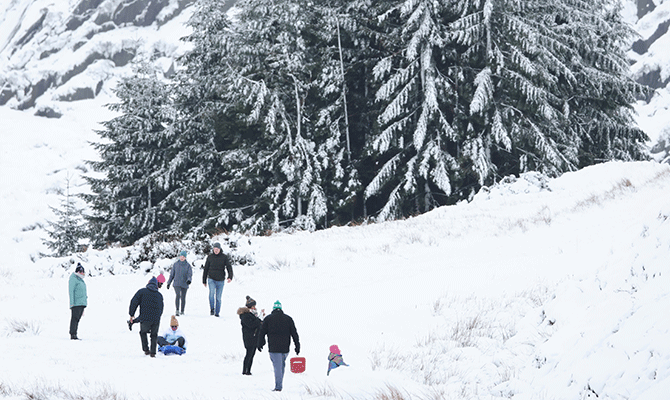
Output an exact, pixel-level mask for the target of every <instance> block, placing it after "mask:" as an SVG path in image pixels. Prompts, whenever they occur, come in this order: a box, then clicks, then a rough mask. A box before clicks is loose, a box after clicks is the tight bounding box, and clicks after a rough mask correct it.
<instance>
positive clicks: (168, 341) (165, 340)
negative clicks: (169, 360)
mask: <svg viewBox="0 0 670 400" xmlns="http://www.w3.org/2000/svg"><path fill="white" fill-rule="evenodd" d="M158 345H159V346H160V348H159V349H158V351H160V352H162V353H163V354H165V355H168V354H179V355H182V354H184V353H185V352H186V337H185V336H184V333H183V332H182V330H181V328H179V322H178V321H177V317H176V316H174V315H173V316H172V317H171V318H170V328H169V329H168V330H167V331H165V332H164V333H163V334H162V335H161V336H159V337H158Z"/></svg>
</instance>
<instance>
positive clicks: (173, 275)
mask: <svg viewBox="0 0 670 400" xmlns="http://www.w3.org/2000/svg"><path fill="white" fill-rule="evenodd" d="M186 255H187V253H186V250H184V251H182V252H181V253H179V260H178V261H177V262H176V263H174V265H172V269H171V270H170V278H169V279H168V281H167V288H168V290H170V285H171V284H172V285H173V286H174V293H175V299H174V305H175V310H176V311H175V315H176V316H179V315H183V314H184V307H186V291H187V290H188V287H189V285H190V284H191V278H193V268H192V267H191V264H189V262H188V261H186ZM180 305H181V307H180ZM180 310H181V311H180Z"/></svg>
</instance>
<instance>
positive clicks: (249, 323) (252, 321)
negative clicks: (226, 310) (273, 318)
mask: <svg viewBox="0 0 670 400" xmlns="http://www.w3.org/2000/svg"><path fill="white" fill-rule="evenodd" d="M237 314H238V315H239V316H240V323H241V324H242V340H243V341H244V348H245V349H253V348H254V347H262V346H264V345H265V338H263V339H262V343H263V344H261V345H260V346H259V345H258V331H260V328H261V325H263V321H261V319H260V318H258V317H257V316H256V315H254V314H253V313H252V312H251V309H249V308H247V307H240V308H238V309H237Z"/></svg>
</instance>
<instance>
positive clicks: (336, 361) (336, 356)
mask: <svg viewBox="0 0 670 400" xmlns="http://www.w3.org/2000/svg"><path fill="white" fill-rule="evenodd" d="M340 365H346V366H347V367H348V366H349V364H347V363H345V362H344V359H343V358H342V354H341V353H340V348H339V347H337V345H336V344H334V345H332V346H330V354H328V373H327V374H326V375H330V370H331V369H335V368H337V367H339V366H340Z"/></svg>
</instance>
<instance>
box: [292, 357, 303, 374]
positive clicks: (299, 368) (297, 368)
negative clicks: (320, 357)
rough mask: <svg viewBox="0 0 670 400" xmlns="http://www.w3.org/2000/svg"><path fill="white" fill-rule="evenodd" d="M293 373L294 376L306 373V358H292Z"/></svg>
mask: <svg viewBox="0 0 670 400" xmlns="http://www.w3.org/2000/svg"><path fill="white" fill-rule="evenodd" d="M291 372H293V373H294V374H299V373H301V372H305V357H293V358H291Z"/></svg>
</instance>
